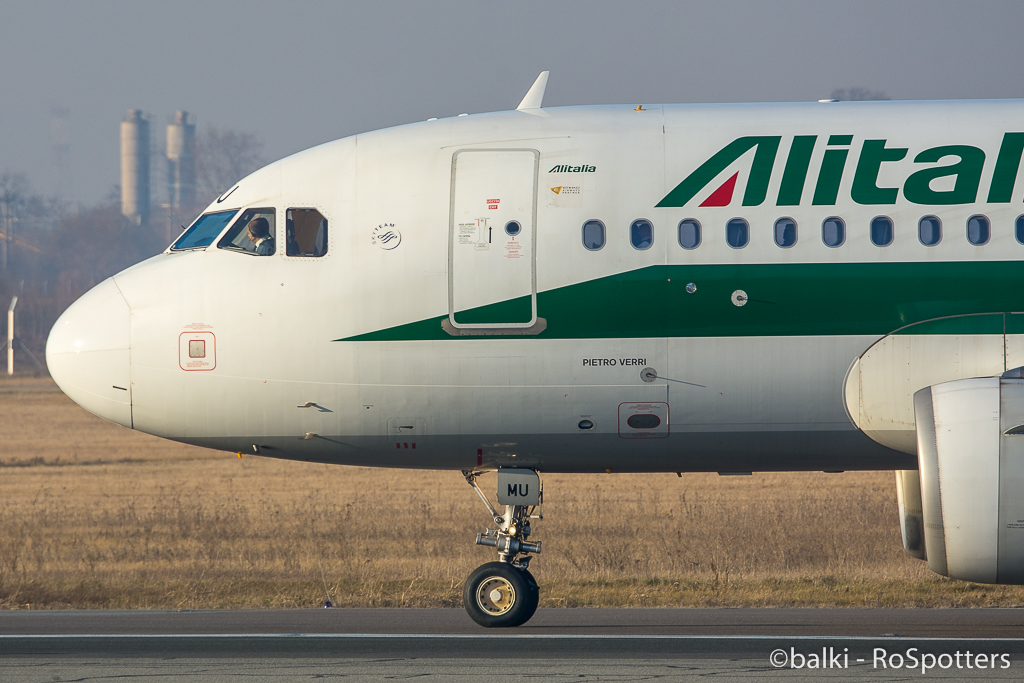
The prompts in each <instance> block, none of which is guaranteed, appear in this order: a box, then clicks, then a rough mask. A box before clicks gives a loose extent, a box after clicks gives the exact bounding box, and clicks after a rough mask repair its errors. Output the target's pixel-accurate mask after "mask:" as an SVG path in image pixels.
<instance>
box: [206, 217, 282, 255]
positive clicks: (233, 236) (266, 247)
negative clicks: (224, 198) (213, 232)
mask: <svg viewBox="0 0 1024 683" xmlns="http://www.w3.org/2000/svg"><path fill="white" fill-rule="evenodd" d="M274 214H275V210H274V209H247V210H246V211H244V212H242V217H241V218H239V219H238V220H237V221H235V224H234V225H232V226H231V229H230V230H228V231H227V232H226V233H225V234H224V237H221V238H220V242H218V243H217V248H218V249H230V250H231V251H242V252H245V253H247V254H252V255H254V256H271V255H272V254H273V253H274V252H275V251H276V249H275V245H274V236H275V235H276V234H277V231H276V227H275V222H274Z"/></svg>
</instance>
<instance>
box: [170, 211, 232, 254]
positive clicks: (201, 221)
mask: <svg viewBox="0 0 1024 683" xmlns="http://www.w3.org/2000/svg"><path fill="white" fill-rule="evenodd" d="M236 213H238V210H237V209H232V210H231V211H218V212H217V213H207V214H203V215H202V216H200V217H199V218H197V219H196V222H195V223H193V224H192V225H191V226H189V229H188V230H186V231H185V232H184V233H183V234H182V235H181V237H179V238H178V239H177V240H175V242H174V244H172V245H171V251H182V250H184V249H202V248H205V247H208V246H210V245H211V244H213V240H215V239H217V235H219V234H220V231H221V230H223V229H224V227H225V226H226V225H227V224H228V222H230V221H231V218H232V216H234V215H235V214H236Z"/></svg>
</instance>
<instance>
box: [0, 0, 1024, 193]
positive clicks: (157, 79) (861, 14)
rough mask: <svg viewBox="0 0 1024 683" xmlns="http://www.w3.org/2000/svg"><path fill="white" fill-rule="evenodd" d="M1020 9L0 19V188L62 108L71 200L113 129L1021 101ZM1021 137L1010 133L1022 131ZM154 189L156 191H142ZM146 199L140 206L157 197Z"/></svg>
mask: <svg viewBox="0 0 1024 683" xmlns="http://www.w3.org/2000/svg"><path fill="white" fill-rule="evenodd" d="M1022 29H1024V2H1019V1H1018V0H1009V1H999V2H996V1H990V2H985V1H981V0H973V1H972V2H963V1H960V0H952V1H951V0H924V1H920V2H899V1H897V0H885V1H880V2H875V1H859V2H854V1H851V2H841V3H840V2H823V1H821V0H818V1H811V2H805V1H798V0H786V1H772V2H769V1H767V0H762V1H759V2H738V1H737V2H730V1H728V0H716V1H714V2H664V1H660V0H659V1H655V0H646V1H633V2H609V1H594V2H558V1H552V0H546V1H541V2H535V1H522V0H519V1H517V2H511V3H498V2H486V1H484V0H476V1H470V2H467V1H463V0H445V1H443V2H431V1H427V0H417V1H404V2H397V1H394V2H391V1H387V0H375V1H374V2H297V1H295V0H292V1H290V2H269V1H267V0H222V1H220V2H216V1H211V0H204V1H201V2H193V1H184V0H180V1H177V2H160V3H157V2H138V1H133V2H100V1H92V2H85V1H83V2H51V1H47V0H32V1H29V2H20V1H15V2H12V1H11V0H2V2H0V65H2V68H0V171H15V172H24V173H26V174H28V176H29V178H30V180H31V181H32V182H33V184H34V185H35V187H36V188H37V189H38V190H40V191H43V192H49V191H51V190H52V189H53V164H52V136H51V117H50V112H51V110H52V109H53V108H54V107H56V106H67V107H70V108H71V125H70V142H71V165H70V172H71V177H72V181H73V184H74V193H75V197H74V198H75V199H77V200H80V201H85V202H93V201H96V200H98V199H101V198H102V197H103V196H105V195H106V194H107V192H109V190H110V189H111V187H113V186H114V184H116V183H117V182H118V144H119V143H118V140H119V138H118V122H119V121H120V120H121V118H122V117H123V116H124V113H125V111H126V110H127V109H129V108H140V109H143V110H144V111H146V112H149V113H150V114H151V115H152V117H153V121H154V126H153V135H154V138H157V139H158V141H159V138H160V136H162V134H163V124H164V123H165V122H166V120H167V117H168V116H169V115H170V114H171V113H172V112H173V111H174V110H176V109H187V110H188V111H190V112H193V113H194V114H195V116H196V118H197V120H198V123H199V127H200V129H202V127H203V126H204V125H205V124H209V123H212V124H215V125H219V126H230V127H234V128H237V129H241V130H247V131H252V132H255V133H257V134H258V135H259V136H260V137H261V138H262V139H263V140H264V141H265V142H266V148H265V156H266V157H267V159H268V160H272V159H276V158H279V157H282V156H285V155H287V154H290V153H292V152H295V151H298V150H300V149H304V148H306V147H309V146H312V145H315V144H318V143H321V142H325V141H328V140H332V139H335V138H338V137H343V136H345V135H350V134H353V133H358V132H361V131H366V130H372V129H375V128H382V127H385V126H390V125H395V124H399V123H405V122H409V121H417V120H422V119H426V118H428V117H431V116H450V115H453V114H458V113H461V112H481V111H494V110H501V109H511V108H514V107H515V106H516V104H517V103H518V102H519V99H520V98H521V97H522V96H523V95H524V94H525V92H526V90H527V88H529V86H530V84H531V83H532V82H533V79H534V78H535V77H536V76H537V74H538V73H539V72H540V71H542V70H544V69H549V70H550V71H551V80H550V83H549V85H548V91H547V97H546V98H545V104H546V105H549V106H552V105H562V104H604V103H630V104H633V103H637V104H639V103H645V104H650V103H661V102H731V101H780V100H783V101H784V100H815V99H818V98H820V97H827V96H828V95H829V93H831V92H832V90H833V89H835V88H846V87H851V86H863V87H867V88H869V89H871V90H880V91H884V92H885V93H887V94H888V95H889V96H890V97H892V98H893V99H933V98H938V99H944V98H1007V97H1024V78H1021V74H1020V68H1021V65H1022V64H1024V40H1022V39H1021V32H1022ZM1022 125H1024V122H1022ZM155 191H157V192H159V187H155ZM157 199H158V200H159V196H158V197H157Z"/></svg>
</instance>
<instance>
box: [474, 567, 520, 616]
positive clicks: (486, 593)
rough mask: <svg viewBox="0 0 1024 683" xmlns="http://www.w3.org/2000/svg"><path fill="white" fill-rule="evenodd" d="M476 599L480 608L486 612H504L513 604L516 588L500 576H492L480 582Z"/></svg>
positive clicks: (495, 613)
mask: <svg viewBox="0 0 1024 683" xmlns="http://www.w3.org/2000/svg"><path fill="white" fill-rule="evenodd" d="M476 601H477V604H478V605H480V609H482V610H484V611H485V612H487V613H488V614H494V615H498V614H504V613H505V612H508V611H509V610H510V609H512V606H513V605H515V603H516V590H515V588H513V587H512V584H511V583H509V582H508V581H506V580H505V579H503V578H502V577H500V576H492V577H489V578H487V579H485V580H483V581H482V582H480V587H479V588H477V591H476Z"/></svg>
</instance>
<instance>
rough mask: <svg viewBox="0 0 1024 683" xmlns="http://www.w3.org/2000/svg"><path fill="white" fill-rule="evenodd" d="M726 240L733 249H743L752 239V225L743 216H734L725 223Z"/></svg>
mask: <svg viewBox="0 0 1024 683" xmlns="http://www.w3.org/2000/svg"><path fill="white" fill-rule="evenodd" d="M725 241H726V242H728V244H729V246H730V247H732V248H733V249H742V248H743V247H745V246H747V242H749V241H750V226H749V225H747V222H746V221H745V220H743V219H742V218H733V219H732V220H731V221H729V222H728V223H726V225H725Z"/></svg>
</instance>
